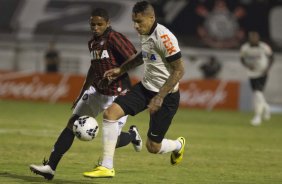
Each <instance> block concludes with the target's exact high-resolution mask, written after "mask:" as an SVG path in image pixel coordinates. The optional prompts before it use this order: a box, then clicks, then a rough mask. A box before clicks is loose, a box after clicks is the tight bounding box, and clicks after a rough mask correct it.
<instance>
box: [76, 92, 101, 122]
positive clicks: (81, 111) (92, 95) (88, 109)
mask: <svg viewBox="0 0 282 184" xmlns="http://www.w3.org/2000/svg"><path fill="white" fill-rule="evenodd" d="M103 105H104V104H103V99H102V97H101V95H100V94H99V93H98V92H96V91H95V89H94V88H90V89H89V90H86V91H85V92H84V94H83V95H82V97H81V98H80V100H79V101H78V103H77V105H76V107H75V109H74V111H73V114H77V115H79V116H83V115H87V116H92V117H94V118H95V117H97V116H98V114H99V113H101V112H102V111H103V110H104V109H103Z"/></svg>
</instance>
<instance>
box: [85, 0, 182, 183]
mask: <svg viewBox="0 0 282 184" xmlns="http://www.w3.org/2000/svg"><path fill="white" fill-rule="evenodd" d="M132 20H133V22H134V28H135V29H136V30H137V32H138V33H139V34H140V41H141V44H142V52H139V53H137V54H136V55H135V56H133V57H131V58H130V59H128V60H127V61H126V62H125V63H124V64H122V65H121V66H120V67H119V68H115V69H111V70H109V71H107V72H106V73H105V77H107V78H108V80H113V81H114V80H115V79H117V78H118V77H119V76H120V75H122V74H123V73H125V72H127V71H128V70H129V69H132V68H134V67H136V66H139V65H141V64H143V63H144V65H145V69H144V76H143V79H142V81H141V82H139V83H138V84H136V85H135V86H134V87H133V88H132V89H131V90H130V91H129V92H128V93H127V94H126V95H124V96H120V97H118V98H116V100H115V101H114V103H113V104H112V105H111V106H110V107H109V108H108V109H107V110H106V111H105V112H104V114H103V118H104V119H103V128H102V131H103V154H104V155H103V160H102V163H101V165H99V166H97V167H96V168H94V170H93V171H90V172H85V173H83V175H84V176H86V177H93V178H95V177H113V176H115V170H114V167H113V158H114V151H115V144H116V141H117V136H118V131H117V130H118V123H117V122H118V121H117V120H118V119H119V118H120V117H122V116H125V115H128V114H129V115H131V116H134V115H136V114H138V113H139V112H142V111H144V110H145V109H148V110H149V113H150V122H149V130H148V132H147V142H146V147H147V150H148V151H149V152H150V153H154V154H157V153H158V154H163V153H169V152H171V157H170V162H171V164H172V165H176V164H178V163H180V162H181V160H182V157H183V154H184V147H185V138H184V137H178V138H177V139H176V140H171V139H166V138H164V137H165V134H166V132H167V131H168V129H169V126H170V124H171V121H172V119H173V117H174V115H175V114H176V111H177V109H178V106H179V98H180V94H179V90H178V85H179V80H180V79H181V78H182V76H183V74H184V66H183V61H182V57H181V51H180V49H179V46H178V41H177V39H176V37H175V36H174V35H173V34H172V33H171V32H170V31H169V30H168V29H167V28H166V27H164V26H163V25H161V24H158V23H157V22H156V19H155V13H154V8H153V7H152V5H151V4H150V3H148V2H147V1H141V2H137V3H136V4H135V5H134V7H133V11H132Z"/></svg>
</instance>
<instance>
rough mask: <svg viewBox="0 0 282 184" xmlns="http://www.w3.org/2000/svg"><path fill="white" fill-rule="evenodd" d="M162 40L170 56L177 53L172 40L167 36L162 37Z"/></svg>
mask: <svg viewBox="0 0 282 184" xmlns="http://www.w3.org/2000/svg"><path fill="white" fill-rule="evenodd" d="M161 39H162V40H163V44H164V46H165V48H166V50H167V52H168V54H169V55H171V54H172V53H174V52H176V50H175V47H174V46H173V44H172V42H171V41H170V38H169V36H168V35H167V34H164V35H161Z"/></svg>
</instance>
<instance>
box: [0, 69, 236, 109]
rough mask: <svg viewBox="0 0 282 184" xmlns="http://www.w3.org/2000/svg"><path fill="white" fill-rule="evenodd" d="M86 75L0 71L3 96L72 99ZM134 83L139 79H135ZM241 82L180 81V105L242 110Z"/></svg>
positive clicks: (1, 93)
mask: <svg viewBox="0 0 282 184" xmlns="http://www.w3.org/2000/svg"><path fill="white" fill-rule="evenodd" d="M84 79H85V77H84V76H81V75H73V74H72V75H69V74H43V73H25V72H0V98H1V99H16V100H17V99H19V100H21V99H24V100H32V101H48V102H72V101H74V99H76V97H77V96H78V94H79V92H80V89H81V87H82V85H83V82H84ZM132 81H133V83H136V81H138V80H137V79H133V80H132ZM239 91H240V83H239V82H237V81H222V80H186V81H182V82H181V83H180V93H181V97H180V106H181V107H186V108H187V107H188V108H201V109H208V110H211V109H233V110H238V109H239V98H240V94H239Z"/></svg>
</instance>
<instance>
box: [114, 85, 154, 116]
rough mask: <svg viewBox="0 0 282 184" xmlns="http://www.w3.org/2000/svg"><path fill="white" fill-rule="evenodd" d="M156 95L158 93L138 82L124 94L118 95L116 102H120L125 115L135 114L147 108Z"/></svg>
mask: <svg viewBox="0 0 282 184" xmlns="http://www.w3.org/2000/svg"><path fill="white" fill-rule="evenodd" d="M154 95H156V93H154V92H153V93H152V92H150V91H148V90H146V89H145V88H144V87H143V86H142V84H141V83H138V84H136V85H135V86H134V87H133V88H132V89H131V90H130V91H129V92H127V93H126V94H125V95H124V96H118V97H117V98H116V99H115V102H114V103H116V104H118V106H119V107H120V108H121V109H122V110H123V112H124V114H125V115H131V116H135V115H136V114H138V113H139V112H141V111H143V110H145V109H146V108H147V105H148V103H149V101H150V100H151V98H152V97H153V96H154Z"/></svg>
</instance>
